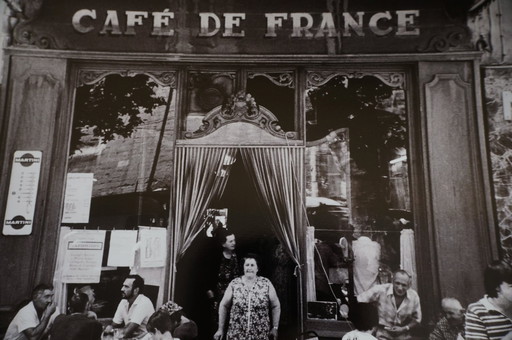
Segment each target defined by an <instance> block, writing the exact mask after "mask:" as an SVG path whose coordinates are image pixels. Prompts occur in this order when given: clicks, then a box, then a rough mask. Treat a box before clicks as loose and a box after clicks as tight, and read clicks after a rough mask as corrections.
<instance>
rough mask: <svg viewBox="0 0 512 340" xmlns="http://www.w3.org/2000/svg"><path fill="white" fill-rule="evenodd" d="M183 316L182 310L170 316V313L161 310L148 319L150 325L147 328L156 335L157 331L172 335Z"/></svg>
mask: <svg viewBox="0 0 512 340" xmlns="http://www.w3.org/2000/svg"><path fill="white" fill-rule="evenodd" d="M182 315H183V311H181V310H180V311H177V312H174V313H172V314H169V312H167V311H164V310H161V309H159V310H157V311H156V312H155V313H153V315H151V316H150V317H149V319H148V324H147V326H146V327H147V329H148V332H150V333H155V329H158V330H159V331H160V333H165V332H166V331H169V332H171V333H172V332H173V331H174V328H176V326H177V325H178V323H179V322H180V320H181V316H182Z"/></svg>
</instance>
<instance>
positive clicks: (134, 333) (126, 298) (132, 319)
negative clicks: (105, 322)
mask: <svg viewBox="0 0 512 340" xmlns="http://www.w3.org/2000/svg"><path fill="white" fill-rule="evenodd" d="M143 291H144V279H143V278H142V277H140V276H139V275H128V277H127V278H126V279H125V280H124V283H123V287H122V288H121V294H122V297H123V300H121V302H119V305H118V306H117V310H116V313H115V315H114V318H113V320H112V325H111V326H108V327H107V328H106V329H105V333H110V332H112V327H113V328H123V330H122V331H121V333H122V337H124V338H136V339H141V338H143V337H144V336H145V335H146V334H147V330H146V325H147V323H148V319H149V317H150V316H151V315H152V314H153V313H154V312H155V308H154V307H153V303H152V302H151V300H150V299H149V298H147V297H146V296H144V295H143V294H142V292H143Z"/></svg>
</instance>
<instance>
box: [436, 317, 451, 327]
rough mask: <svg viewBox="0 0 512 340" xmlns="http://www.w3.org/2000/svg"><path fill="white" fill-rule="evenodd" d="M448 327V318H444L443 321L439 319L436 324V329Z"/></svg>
mask: <svg viewBox="0 0 512 340" xmlns="http://www.w3.org/2000/svg"><path fill="white" fill-rule="evenodd" d="M446 325H448V319H447V318H446V316H443V317H442V318H441V319H439V321H437V323H436V327H438V328H439V327H444V326H446Z"/></svg>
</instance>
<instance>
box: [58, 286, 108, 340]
mask: <svg viewBox="0 0 512 340" xmlns="http://www.w3.org/2000/svg"><path fill="white" fill-rule="evenodd" d="M88 303H89V297H88V296H87V295H86V294H84V293H80V292H76V293H75V294H74V295H73V296H72V297H71V299H70V301H69V308H68V309H69V312H70V314H69V315H64V314H62V315H59V316H57V318H55V322H54V323H53V326H52V329H51V330H50V339H51V340H100V339H101V332H102V331H103V327H102V326H101V323H99V322H98V321H96V320H94V319H91V318H89V317H88V316H87V312H88V310H87V306H88Z"/></svg>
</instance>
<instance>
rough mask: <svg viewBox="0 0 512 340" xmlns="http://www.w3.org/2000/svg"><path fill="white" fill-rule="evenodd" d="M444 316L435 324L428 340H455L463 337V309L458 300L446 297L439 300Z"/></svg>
mask: <svg viewBox="0 0 512 340" xmlns="http://www.w3.org/2000/svg"><path fill="white" fill-rule="evenodd" d="M441 308H442V310H443V314H444V316H443V317H442V318H441V319H440V320H439V321H438V322H437V324H436V326H435V327H434V330H433V331H432V333H430V336H429V340H456V339H457V338H458V337H459V336H461V337H463V335H464V308H463V307H462V305H461V304H460V302H459V300H457V299H455V298H452V297H447V298H444V299H443V300H441Z"/></svg>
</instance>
